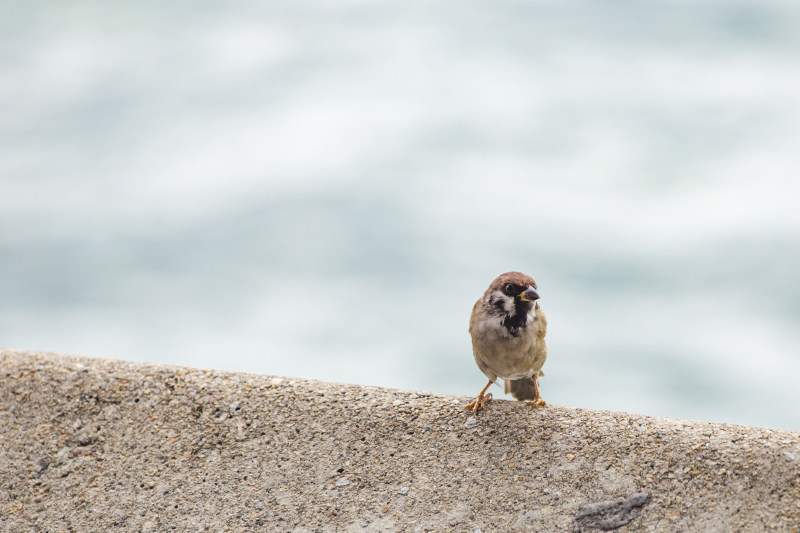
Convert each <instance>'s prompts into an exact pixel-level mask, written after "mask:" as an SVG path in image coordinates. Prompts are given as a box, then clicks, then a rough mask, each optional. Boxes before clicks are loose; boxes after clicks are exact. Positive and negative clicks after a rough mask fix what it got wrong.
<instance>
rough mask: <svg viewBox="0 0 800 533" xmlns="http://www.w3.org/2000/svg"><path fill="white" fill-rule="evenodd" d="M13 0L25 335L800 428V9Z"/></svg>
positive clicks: (4, 222)
mask: <svg viewBox="0 0 800 533" xmlns="http://www.w3.org/2000/svg"><path fill="white" fill-rule="evenodd" d="M0 6H1V7H0V10H1V11H2V16H1V17H0V80H2V82H1V83H0V259H1V260H0V346H7V347H14V348H21V349H32V350H48V351H56V352H62V353H76V354H83V355H90V356H100V357H111V358H123V359H130V360H147V361H157V362H164V363H174V364H182V365H191V366H198V367H213V368H221V369H229V370H241V371H249V372H257V373H266V374H278V375H288V376H298V377H308V378H320V379H324V380H333V381H343V382H352V383H364V384H374V385H384V386H391V387H402V388H410V389H421V390H432V391H442V392H453V393H460V394H465V395H474V394H476V393H477V392H478V391H479V390H480V388H481V387H483V385H484V377H483V375H482V374H481V373H480V372H479V371H478V369H477V367H476V366H475V364H474V362H473V359H472V353H471V347H470V341H469V336H468V334H467V321H468V317H469V313H470V310H471V307H472V304H473V303H474V301H475V300H476V299H477V298H478V297H479V296H480V295H481V293H482V292H483V291H484V289H485V288H486V286H487V285H488V284H489V282H490V281H491V280H492V279H493V278H494V277H495V276H496V275H498V274H500V273H501V272H504V271H508V270H521V271H523V272H526V273H528V274H530V275H532V276H533V277H534V278H536V280H537V282H538V284H539V288H540V292H541V294H542V307H543V308H544V309H545V311H546V312H547V313H548V317H549V320H550V330H549V334H548V339H549V347H550V358H549V359H548V362H547V364H546V365H545V371H546V373H547V378H546V379H545V380H543V382H542V391H543V395H544V397H545V399H546V400H547V401H549V402H551V403H556V404H565V405H572V406H581V407H591V408H602V409H614V410H625V411H633V412H640V413H648V414H656V415H666V416H677V417H687V418H695V419H705V420H716V421H727V422H737V423H745V424H754V425H764V426H774V427H781V428H788V429H794V430H800V407H798V406H800V385H798V378H800V328H798V324H799V320H800V283H798V282H799V281H800V274H798V272H800V245H799V243H800V209H798V193H799V192H800V181H798V179H799V177H800V172H799V171H800V148H799V147H800V56H799V55H798V52H800V4H798V3H796V2H792V1H778V0H753V1H748V2H743V1H736V0H734V1H725V2H722V1H705V0H701V1H695V2H685V1H664V0H659V1H654V2H616V1H615V2H599V3H598V2H590V1H572V2H553V1H545V0H541V1H538V0H536V1H516V0H515V1H500V2H475V1H466V2H439V1H430V0H426V1H424V2H422V1H409V0H404V1H402V2H397V1H389V2H378V3H375V2H363V1H337V2H324V1H314V0H296V1H293V2H267V3H264V2H257V1H239V2H225V3H220V2H208V1H194V2H180V1H176V2H155V1H136V2H133V1H121V2H113V3H109V2H99V1H98V2H82V1H78V0H68V1H60V2H56V1H52V2H45V1H34V2H15V1H11V0H2V1H1V2H0ZM495 394H496V396H502V394H501V392H500V391H499V390H495Z"/></svg>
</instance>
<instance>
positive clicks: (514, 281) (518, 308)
mask: <svg viewBox="0 0 800 533" xmlns="http://www.w3.org/2000/svg"><path fill="white" fill-rule="evenodd" d="M538 299H539V293H538V292H537V291H536V282H535V281H534V280H533V278H532V277H530V276H526V275H525V274H523V273H522V272H506V273H505V274H501V275H499V276H498V277H497V279H495V280H494V281H493V282H492V284H491V285H489V288H488V289H487V290H486V293H485V294H484V301H486V302H488V303H489V304H490V306H491V308H492V310H493V311H495V312H496V313H498V314H505V315H515V314H527V313H528V312H530V310H531V309H533V308H534V306H538V304H537V303H536V300H538Z"/></svg>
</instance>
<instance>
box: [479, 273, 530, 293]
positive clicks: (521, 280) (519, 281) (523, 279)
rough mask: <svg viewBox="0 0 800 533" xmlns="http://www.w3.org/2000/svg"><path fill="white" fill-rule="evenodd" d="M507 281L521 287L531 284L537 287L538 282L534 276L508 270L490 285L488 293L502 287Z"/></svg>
mask: <svg viewBox="0 0 800 533" xmlns="http://www.w3.org/2000/svg"><path fill="white" fill-rule="evenodd" d="M506 283H511V284H512V285H516V286H519V287H527V286H528V285H530V286H531V287H533V288H534V289H536V288H537V287H536V282H535V281H533V278H532V277H530V276H527V275H525V274H523V273H522V272H506V273H505V274H500V275H499V276H497V278H496V279H495V280H494V281H493V282H492V284H491V285H489V288H488V289H487V290H486V292H487V293H490V292H492V291H493V290H495V289H502V288H503V286H505V284H506Z"/></svg>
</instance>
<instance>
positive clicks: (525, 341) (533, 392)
mask: <svg viewBox="0 0 800 533" xmlns="http://www.w3.org/2000/svg"><path fill="white" fill-rule="evenodd" d="M538 299H539V293H538V292H537V291H536V282H535V281H533V278H531V277H530V276H526V275H525V274H523V273H521V272H506V273H505V274H501V275H500V276H498V277H497V279H495V280H494V281H493V282H492V284H491V285H489V288H488V289H486V292H485V293H483V296H482V297H481V298H480V299H479V300H478V301H477V302H475V306H474V307H473V308H472V316H471V317H470V319H469V333H470V335H472V353H473V355H474V356H475V362H476V363H477V364H478V368H480V369H481V372H483V373H484V374H485V375H486V377H487V378H489V383H488V384H487V385H486V386H485V387H484V388H483V390H482V391H481V392H480V393H479V394H478V397H477V398H476V399H475V401H474V402H472V403H471V404H469V405H468V406H467V407H466V409H472V410H473V412H474V413H475V414H477V413H478V410H479V409H481V408H483V407H485V405H486V403H487V402H489V400H491V399H492V394H491V393H489V394H486V390H487V389H488V388H489V387H490V386H491V385H492V383H494V382H495V381H497V378H503V381H504V384H505V392H506V393H509V392H510V393H511V395H512V396H513V397H514V398H516V399H517V400H520V401H522V400H530V405H533V406H537V407H538V406H544V405H547V404H545V402H544V400H542V397H541V395H540V394H539V377H540V376H544V373H543V372H542V365H544V361H545V359H547V345H546V344H545V341H544V336H545V334H546V333H547V318H546V317H545V316H544V312H543V311H542V308H541V307H540V306H539V303H538V302H537V300H538Z"/></svg>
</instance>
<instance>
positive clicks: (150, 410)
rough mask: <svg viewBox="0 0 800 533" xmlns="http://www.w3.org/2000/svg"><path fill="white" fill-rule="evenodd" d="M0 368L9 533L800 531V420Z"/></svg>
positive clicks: (0, 446)
mask: <svg viewBox="0 0 800 533" xmlns="http://www.w3.org/2000/svg"><path fill="white" fill-rule="evenodd" d="M0 372H2V373H1V374H0V379H2V381H1V382H0V424H2V433H0V450H2V453H0V531H9V532H11V531H14V532H16V531H53V532H56V531H79V532H87V531H98V532H101V531H102V532H105V531H214V532H219V531H231V532H233V531H339V530H342V531H395V530H407V531H474V530H476V529H480V530H481V531H483V532H488V531H514V530H520V531H592V530H599V529H603V528H605V529H607V530H611V529H616V528H619V529H618V530H619V531H798V530H800V433H793V432H788V431H777V430H770V429H762V428H751V427H742V426H733V425H724V424H709V423H701V422H691V421H686V420H671V419H664V418H655V417H648V416H640V415H630V414H625V413H611V412H602V411H589V410H584V409H573V408H565V407H557V406H549V407H547V408H545V409H541V410H533V409H531V408H529V407H527V406H525V405H522V404H518V403H515V402H507V401H495V402H493V403H492V404H490V406H489V410H488V411H487V412H484V413H481V415H480V416H479V417H478V418H477V419H474V418H472V417H470V416H469V414H468V413H466V412H465V411H463V409H462V407H463V405H465V404H466V403H467V401H468V398H467V397H463V396H451V395H443V394H431V393H421V392H408V391H398V390H387V389H380V388H375V387H361V386H354V385H341V384H335V383H324V382H318V381H307V380H300V379H285V378H278V377H269V376H258V375H247V374H236V373H226V372H215V371H206V370H195V369H189V368H179V367H169V366H162V365H153V364H139V363H127V362H122V361H109V360H98V359H85V358H79V357H67V356H59V355H53V354H44V353H31V352H20V351H13V350H1V349H0ZM3 528H4V529H3Z"/></svg>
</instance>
